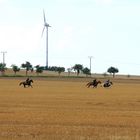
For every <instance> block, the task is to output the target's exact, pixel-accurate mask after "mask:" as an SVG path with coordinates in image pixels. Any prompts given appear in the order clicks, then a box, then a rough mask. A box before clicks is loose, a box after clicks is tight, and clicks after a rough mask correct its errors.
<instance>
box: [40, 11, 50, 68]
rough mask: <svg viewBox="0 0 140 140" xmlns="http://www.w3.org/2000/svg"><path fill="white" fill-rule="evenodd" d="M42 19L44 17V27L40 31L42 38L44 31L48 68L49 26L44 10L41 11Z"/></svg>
mask: <svg viewBox="0 0 140 140" xmlns="http://www.w3.org/2000/svg"><path fill="white" fill-rule="evenodd" d="M43 17H44V27H43V30H42V36H43V33H44V30H45V29H46V68H48V27H51V26H50V25H49V24H48V23H47V22H46V17H45V12H44V10H43Z"/></svg>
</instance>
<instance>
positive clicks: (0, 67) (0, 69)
mask: <svg viewBox="0 0 140 140" xmlns="http://www.w3.org/2000/svg"><path fill="white" fill-rule="evenodd" d="M6 69H7V68H6V64H5V63H0V72H1V74H2V75H4V72H5V70H6Z"/></svg>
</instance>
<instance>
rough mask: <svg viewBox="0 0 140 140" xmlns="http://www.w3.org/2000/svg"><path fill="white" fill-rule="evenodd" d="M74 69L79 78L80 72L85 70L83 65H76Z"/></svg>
mask: <svg viewBox="0 0 140 140" xmlns="http://www.w3.org/2000/svg"><path fill="white" fill-rule="evenodd" d="M73 69H74V71H77V76H78V75H79V73H80V71H82V69H83V65H81V64H75V65H74V66H73Z"/></svg>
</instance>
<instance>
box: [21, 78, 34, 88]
mask: <svg viewBox="0 0 140 140" xmlns="http://www.w3.org/2000/svg"><path fill="white" fill-rule="evenodd" d="M31 83H33V80H32V79H31V80H29V81H28V82H27V81H23V82H20V83H19V86H21V85H23V86H24V88H26V86H28V87H32V84H31Z"/></svg>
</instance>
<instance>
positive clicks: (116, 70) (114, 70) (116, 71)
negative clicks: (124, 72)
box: [107, 67, 119, 77]
mask: <svg viewBox="0 0 140 140" xmlns="http://www.w3.org/2000/svg"><path fill="white" fill-rule="evenodd" d="M107 72H108V73H110V74H111V73H112V74H113V77H115V73H118V72H119V70H118V69H117V68H115V67H110V68H108V70H107Z"/></svg>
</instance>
